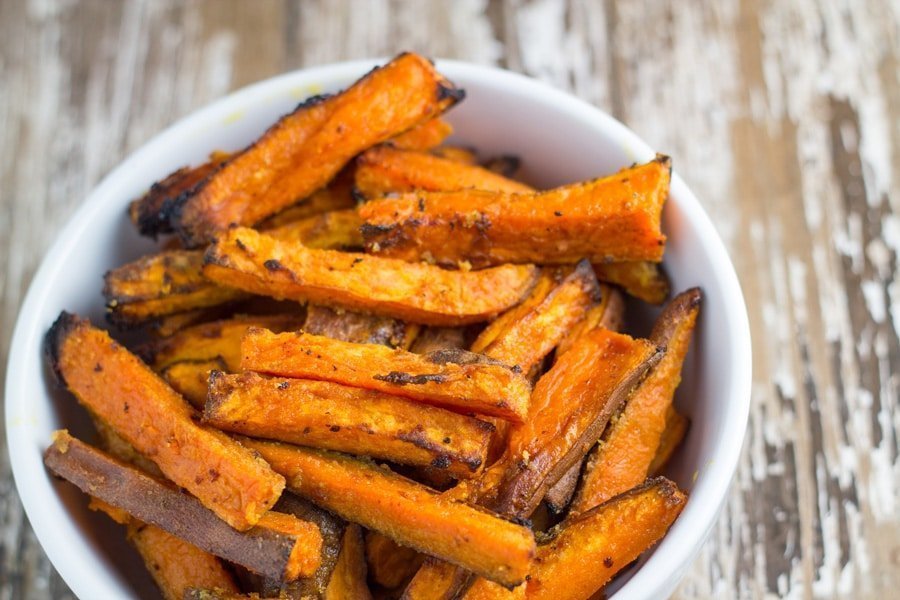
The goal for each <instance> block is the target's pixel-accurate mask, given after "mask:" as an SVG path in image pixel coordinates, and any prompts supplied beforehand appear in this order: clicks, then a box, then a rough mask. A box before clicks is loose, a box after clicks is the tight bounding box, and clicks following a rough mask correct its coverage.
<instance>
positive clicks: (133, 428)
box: [45, 54, 700, 600]
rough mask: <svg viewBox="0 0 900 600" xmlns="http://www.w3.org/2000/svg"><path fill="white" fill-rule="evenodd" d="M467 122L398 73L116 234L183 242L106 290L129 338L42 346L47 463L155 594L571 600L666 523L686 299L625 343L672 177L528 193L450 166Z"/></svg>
mask: <svg viewBox="0 0 900 600" xmlns="http://www.w3.org/2000/svg"><path fill="white" fill-rule="evenodd" d="M463 98H464V93H463V90H461V89H459V88H457V87H455V86H454V85H453V83H451V82H450V81H448V80H447V79H446V78H444V77H443V76H442V75H441V74H440V73H438V72H437V71H436V70H435V67H434V65H433V64H432V63H431V62H429V61H428V60H426V59H423V58H422V57H420V56H417V55H415V54H402V55H400V56H398V57H397V58H395V59H394V60H392V61H391V62H390V63H388V64H387V65H385V66H383V67H381V68H379V69H375V70H373V71H372V72H370V73H369V74H367V75H366V76H365V77H363V78H362V79H360V80H359V81H357V82H356V83H355V84H353V85H352V86H351V87H349V88H348V89H346V90H344V91H343V92H341V93H338V94H335V95H330V96H318V97H315V98H310V99H309V100H307V101H306V102H304V103H302V104H301V105H300V106H298V107H297V108H296V110H294V111H293V112H291V113H290V114H288V115H286V116H284V117H282V118H281V119H280V120H279V121H278V122H277V123H275V124H274V125H273V126H272V127H271V128H270V129H269V130H268V131H266V132H265V133H264V134H263V135H262V137H260V138H259V139H258V140H256V141H255V142H254V143H253V144H251V145H250V146H248V147H247V148H244V149H243V150H239V151H237V152H232V153H225V152H216V153H214V154H213V155H212V156H211V157H210V160H209V161H208V162H207V163H205V164H202V165H200V166H195V167H186V168H183V169H180V170H178V171H176V172H175V173H172V174H171V175H169V176H168V177H166V178H165V179H163V180H162V181H160V182H159V183H156V184H154V185H153V187H152V188H151V189H150V190H149V191H148V192H147V193H146V195H144V196H143V197H142V198H139V199H137V200H135V201H134V202H133V203H132V205H131V207H130V215H131V218H132V220H133V222H134V224H135V226H136V227H137V229H138V230H139V231H140V232H141V233H142V234H145V235H151V236H154V237H155V236H159V235H162V234H174V235H169V236H167V237H166V238H165V240H164V242H163V245H162V249H161V251H160V252H158V253H157V254H153V255H149V256H145V257H143V258H141V259H139V260H136V261H134V262H132V263H129V264H126V265H123V266H121V267H119V268H117V269H114V270H112V271H110V272H109V273H107V275H106V277H105V286H104V288H103V291H104V295H105V297H106V299H107V308H108V316H109V321H110V323H111V324H112V325H113V326H114V327H116V328H118V329H124V328H128V329H132V330H138V331H140V332H141V335H138V336H137V337H138V338H140V341H139V342H137V343H129V344H124V343H122V342H118V341H116V340H115V339H114V338H113V337H111V336H110V334H109V333H107V332H106V331H104V330H102V329H100V328H98V327H96V326H94V325H92V324H91V323H90V322H89V321H87V320H86V319H83V318H80V317H78V316H76V315H72V314H69V313H63V314H61V315H60V317H59V319H58V320H57V321H56V323H55V324H54V325H53V327H52V328H51V329H50V331H49V333H48V334H47V340H46V350H47V356H48V359H49V361H50V364H51V366H52V369H53V372H54V373H55V375H56V377H57V379H58V381H59V383H60V384H61V385H62V386H64V387H66V388H67V389H68V390H69V391H70V392H71V394H72V395H73V396H74V397H75V398H76V399H77V400H78V401H79V402H80V403H81V404H82V405H83V406H84V407H85V408H86V409H87V410H88V412H89V413H90V415H91V417H92V418H93V419H94V422H95V424H96V428H97V432H98V435H97V443H96V444H95V445H89V444H87V443H85V442H84V441H80V440H78V439H75V438H74V437H72V436H71V435H69V433H68V432H66V431H59V432H57V433H56V434H55V436H54V439H53V440H52V444H51V445H50V447H49V449H48V450H47V452H46V455H45V463H46V465H47V468H48V469H49V470H50V472H51V473H53V474H54V475H56V476H59V477H61V478H63V479H65V480H68V481H69V482H71V483H72V484H74V485H76V486H78V487H79V488H80V489H81V490H83V491H84V492H85V493H86V494H88V495H89V496H90V503H91V507H92V508H94V509H97V510H100V511H103V512H105V513H107V514H108V515H109V516H110V517H112V518H113V519H115V520H116V521H117V522H119V523H121V524H122V525H123V526H124V527H125V531H126V535H127V536H128V539H129V540H130V541H131V543H132V544H133V545H134V547H135V548H136V549H137V551H138V552H139V553H140V555H141V556H142V558H143V560H144V561H145V563H146V565H147V568H148V570H149V571H150V573H151V574H152V576H153V577H154V579H155V580H156V582H157V584H158V585H159V588H160V590H161V591H162V594H163V596H164V597H165V598H170V599H180V598H192V599H201V598H204V599H226V598H250V597H252V598H270V597H279V598H297V599H299V598H325V599H336V598H353V599H356V598H372V597H375V598H406V599H410V600H419V599H426V598H427V599H448V600H449V599H451V598H467V599H476V598H478V599H480V598H499V599H505V598H529V599H530V598H552V599H553V600H562V599H566V598H572V599H585V598H590V597H594V594H596V593H598V592H599V591H600V590H602V589H603V587H604V586H605V585H606V583H607V582H608V581H609V580H610V579H611V578H612V577H613V576H614V575H615V574H616V573H618V572H619V571H620V570H622V569H624V568H625V567H627V566H628V565H630V564H631V563H633V562H634V561H635V560H636V559H637V558H638V557H639V556H640V555H641V554H642V553H643V552H645V551H646V550H647V549H648V548H650V547H652V546H653V545H654V544H655V543H656V542H657V541H658V540H659V539H660V538H662V537H663V536H664V535H665V533H666V531H667V530H668V528H669V527H670V525H671V524H672V523H673V522H674V520H675V519H676V517H677V516H678V514H679V513H680V511H681V509H682V508H683V506H684V504H685V502H686V495H685V493H684V492H682V491H681V490H679V489H678V487H677V486H676V485H675V484H674V483H672V482H671V481H669V480H667V479H665V478H663V477H659V476H658V475H657V474H658V473H659V471H660V470H661V469H662V468H663V467H664V466H665V464H666V461H667V460H668V458H669V457H670V456H671V455H672V453H673V452H674V450H675V449H676V447H677V446H678V444H679V442H680V441H681V440H682V438H683V437H684V435H685V431H686V429H687V425H688V423H687V419H686V418H685V417H684V416H682V415H680V414H679V413H678V412H676V410H675V409H674V407H673V402H672V400H673V396H674V393H675V389H676V387H677V386H678V384H679V381H680V373H681V368H682V363H683V361H684V359H685V356H686V354H687V352H688V346H689V344H690V340H691V336H692V331H693V329H694V326H695V322H696V319H697V315H698V311H699V305H700V292H699V290H697V289H692V290H688V291H685V292H683V293H681V294H679V295H677V296H675V297H674V298H673V299H671V300H670V301H669V302H668V304H666V306H665V307H664V309H663V311H662V314H661V316H660V317H659V320H658V321H657V323H656V325H655V327H654V329H653V332H652V334H651V335H650V336H649V338H648V339H640V338H632V337H630V336H629V335H627V334H625V333H622V332H621V330H622V329H623V328H624V325H625V323H626V320H625V318H624V310H625V298H624V294H623V292H624V293H625V294H628V295H630V296H632V297H634V298H637V299H639V300H641V301H646V302H650V303H654V304H662V303H664V302H665V301H666V299H667V298H668V296H669V286H668V282H667V280H666V278H665V275H664V274H663V272H662V270H661V269H660V262H661V260H662V257H663V251H664V249H665V241H666V238H665V236H664V235H663V233H662V231H661V228H660V226H661V212H662V209H663V205H664V203H665V201H666V198H667V195H668V189H669V178H670V161H669V159H668V158H666V157H664V156H658V157H657V158H656V159H655V160H653V161H651V162H649V163H647V164H642V165H634V166H632V167H630V168H626V169H624V170H622V171H620V172H619V173H616V174H614V175H609V176H604V177H601V178H599V179H595V180H592V181H586V182H578V183H573V184H571V185H566V186H563V187H560V188H556V189H552V190H535V189H533V188H531V187H529V186H528V185H526V184H524V183H522V182H520V181H516V180H514V179H512V178H511V177H512V175H513V174H514V171H515V166H516V160H514V159H513V158H511V157H503V158H501V159H498V160H491V161H487V162H483V163H479V161H478V159H477V158H476V155H475V154H474V152H473V151H471V150H468V149H466V148H461V147H453V146H442V145H441V144H442V143H443V142H444V140H445V139H446V138H447V137H448V136H449V135H450V134H451V132H452V128H451V126H450V125H449V124H448V123H447V122H446V121H445V120H443V118H442V114H443V113H444V112H445V111H447V110H448V109H450V108H452V107H453V106H454V105H455V104H456V103H458V102H460V101H462V100H463ZM134 338H135V336H134V335H133V334H132V335H131V336H129V339H134Z"/></svg>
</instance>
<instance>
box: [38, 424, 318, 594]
mask: <svg viewBox="0 0 900 600" xmlns="http://www.w3.org/2000/svg"><path fill="white" fill-rule="evenodd" d="M44 464H45V465H46V466H47V468H48V469H49V470H50V471H51V472H52V473H53V474H55V475H58V476H59V477H62V478H64V479H66V480H68V481H69V482H70V483H73V484H74V485H75V486H76V487H78V488H79V489H81V490H82V491H84V492H85V493H87V494H90V495H92V496H95V497H97V498H98V499H100V500H102V501H103V502H105V503H107V504H109V505H111V506H113V507H115V508H119V509H122V510H124V511H125V512H127V513H128V514H129V515H131V516H132V517H134V518H136V519H138V520H140V521H143V522H145V523H150V524H153V525H156V526H157V527H160V528H162V529H164V530H166V531H168V532H169V533H171V534H172V535H175V536H177V537H179V538H181V539H183V540H185V541H188V542H190V543H191V544H194V545H195V546H197V547H199V548H201V549H203V550H206V551H207V552H210V553H212V554H215V555H216V556H220V557H222V558H224V559H226V560H230V561H233V562H237V563H239V564H242V565H244V566H245V567H247V568H249V569H251V570H253V571H255V572H257V573H261V574H265V575H268V576H271V577H283V578H286V579H296V578H297V577H299V576H301V575H308V574H311V573H312V572H313V571H315V569H316V567H317V566H318V560H319V556H318V550H319V544H321V536H320V534H319V530H318V528H317V527H316V526H315V525H313V524H311V523H304V522H302V521H300V520H299V519H297V518H295V517H292V516H290V515H283V514H280V513H273V512H271V511H270V512H268V513H266V514H265V515H263V517H262V518H261V519H260V520H259V523H258V524H257V525H256V526H254V527H252V528H250V529H249V530H247V531H244V532H241V531H237V530H236V529H234V528H232V527H230V526H229V525H228V524H227V523H226V522H225V521H223V520H221V519H220V518H219V517H217V516H216V515H215V514H214V513H213V512H212V511H210V510H209V509H208V508H206V507H204V506H203V505H202V504H201V503H200V502H199V501H198V500H197V499H196V498H194V497H193V496H190V495H188V494H185V493H183V492H181V491H179V490H178V489H177V488H175V487H174V486H171V485H169V484H167V483H164V482H162V481H160V480H158V479H155V478H153V477H151V476H150V475H147V474H146V473H144V472H143V471H140V470H139V469H137V468H135V467H132V466H130V465H127V464H125V463H123V462H120V461H118V460H117V459H115V458H113V457H111V456H109V455H108V454H106V453H104V452H102V451H100V450H98V449H96V448H93V447H91V446H89V445H87V444H85V443H84V442H81V441H80V440H77V439H75V438H73V437H72V436H70V435H69V433H68V432H67V431H65V430H62V431H57V432H56V433H54V436H53V443H52V444H51V446H50V447H49V448H48V449H47V451H46V452H45V454H44Z"/></svg>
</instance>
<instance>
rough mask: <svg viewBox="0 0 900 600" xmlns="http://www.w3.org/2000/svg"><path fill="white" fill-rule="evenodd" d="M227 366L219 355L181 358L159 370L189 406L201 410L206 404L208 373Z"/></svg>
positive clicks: (225, 369) (226, 368)
mask: <svg viewBox="0 0 900 600" xmlns="http://www.w3.org/2000/svg"><path fill="white" fill-rule="evenodd" d="M227 370H228V366H227V365H226V364H225V361H223V360H222V358H221V357H219V356H217V357H216V358H213V359H212V360H182V361H178V362H174V363H171V364H169V366H167V367H166V368H164V369H163V370H162V371H160V372H159V374H160V375H162V378H163V379H165V380H166V383H168V384H169V385H170V386H171V387H172V389H173V390H175V391H176V392H178V393H179V394H181V395H182V396H183V397H184V399H185V400H187V401H188V402H190V403H191V406H193V407H194V408H196V409H197V410H200V411H202V410H203V407H204V406H206V393H207V390H208V388H209V374H210V373H212V372H213V371H227Z"/></svg>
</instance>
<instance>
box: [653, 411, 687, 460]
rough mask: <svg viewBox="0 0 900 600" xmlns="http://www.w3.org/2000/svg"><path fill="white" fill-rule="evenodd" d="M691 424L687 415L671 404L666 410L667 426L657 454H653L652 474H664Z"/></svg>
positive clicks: (660, 439)
mask: <svg viewBox="0 0 900 600" xmlns="http://www.w3.org/2000/svg"><path fill="white" fill-rule="evenodd" d="M690 425H691V422H690V420H689V419H688V418H687V417H685V416H684V415H682V414H681V413H679V412H678V411H677V410H675V407H673V406H669V410H668V411H667V412H666V428H665V429H663V432H662V436H661V437H660V438H659V448H657V449H656V454H655V455H654V456H653V461H652V462H651V463H650V469H649V470H648V472H649V473H650V475H652V476H654V477H655V476H657V475H661V474H662V471H663V469H665V468H666V465H667V464H668V463H669V459H671V458H672V455H673V454H675V451H676V450H677V449H678V446H680V445H681V442H682V441H683V440H684V436H685V435H686V434H687V430H688V427H690Z"/></svg>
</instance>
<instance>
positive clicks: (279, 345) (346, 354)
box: [241, 329, 531, 421]
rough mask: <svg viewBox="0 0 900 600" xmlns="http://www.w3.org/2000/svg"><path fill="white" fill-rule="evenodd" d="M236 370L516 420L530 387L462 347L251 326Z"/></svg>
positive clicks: (507, 369)
mask: <svg viewBox="0 0 900 600" xmlns="http://www.w3.org/2000/svg"><path fill="white" fill-rule="evenodd" d="M241 353H242V355H243V359H242V361H241V368H243V369H245V370H249V371H257V372H260V373H265V374H268V375H276V376H279V377H293V378H302V379H318V380H321V381H332V382H335V383H340V384H343V385H348V386H354V387H361V388H366V389H370V390H377V391H380V392H384V393H387V394H393V395H396V396H401V397H404V398H410V399H412V400H416V401H418V402H424V403H427V404H433V405H435V406H440V407H443V408H447V409H451V410H456V411H459V412H464V413H476V414H483V415H490V416H496V417H501V418H504V419H508V420H512V421H521V420H522V419H523V418H524V416H525V414H526V413H527V411H528V398H529V395H530V393H531V385H530V384H529V383H528V381H527V380H526V379H525V378H524V377H522V375H520V374H519V373H518V372H516V370H515V369H512V368H510V367H508V366H506V365H504V364H502V363H500V362H498V361H495V360H492V359H489V358H487V357H484V356H481V355H479V354H474V353H472V352H466V351H464V350H447V351H438V352H435V353H432V354H429V355H425V356H423V355H421V354H414V353H412V352H406V351H404V350H396V349H394V350H392V349H391V348H386V347H384V346H378V345H375V344H352V343H350V342H342V341H339V340H333V339H330V338H326V337H322V336H318V335H310V334H308V333H283V334H277V333H272V332H271V331H267V330H265V329H251V330H250V331H248V333H247V335H246V336H244V339H243V341H242V342H241Z"/></svg>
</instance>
